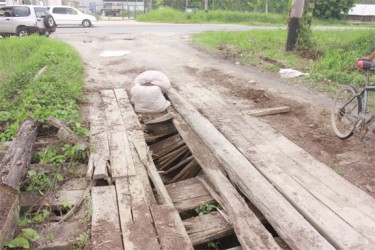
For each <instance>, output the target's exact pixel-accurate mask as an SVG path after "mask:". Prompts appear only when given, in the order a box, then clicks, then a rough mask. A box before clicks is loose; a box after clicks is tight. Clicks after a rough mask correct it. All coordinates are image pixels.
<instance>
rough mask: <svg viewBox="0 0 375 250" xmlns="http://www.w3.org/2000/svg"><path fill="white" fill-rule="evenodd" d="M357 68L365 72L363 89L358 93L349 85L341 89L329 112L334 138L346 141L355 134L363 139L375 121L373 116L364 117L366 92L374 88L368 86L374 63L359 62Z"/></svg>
mask: <svg viewBox="0 0 375 250" xmlns="http://www.w3.org/2000/svg"><path fill="white" fill-rule="evenodd" d="M358 67H359V68H360V69H362V70H364V71H365V75H366V82H365V86H364V88H363V89H362V90H361V92H358V90H357V89H356V88H355V87H353V86H351V85H347V86H344V87H342V88H341V89H340V90H339V91H337V93H336V96H335V98H334V101H333V106H332V110H331V125H332V129H333V131H334V132H335V134H336V136H337V137H339V138H340V139H342V140H344V139H348V138H349V137H351V136H352V135H353V134H354V133H357V132H359V133H360V134H362V137H363V136H364V135H365V134H366V133H367V131H368V127H369V126H370V124H371V123H372V122H373V121H374V120H375V114H374V115H371V116H370V117H366V115H367V102H368V92H369V91H375V86H371V85H370V84H369V78H370V74H371V71H375V63H373V62H369V61H364V60H359V61H358ZM374 132H375V131H374Z"/></svg>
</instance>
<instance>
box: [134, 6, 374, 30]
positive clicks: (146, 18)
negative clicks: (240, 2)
mask: <svg viewBox="0 0 375 250" xmlns="http://www.w3.org/2000/svg"><path fill="white" fill-rule="evenodd" d="M287 18H288V16H287V15H286V14H274V13H269V14H265V13H254V12H238V11H237V12H235V11H221V10H211V11H208V12H207V13H206V12H205V11H203V10H198V11H196V12H194V13H186V12H183V11H178V10H174V9H172V8H170V7H164V8H159V9H156V10H152V11H150V12H148V13H146V14H142V15H138V16H137V21H140V22H163V23H197V24H202V23H211V24H212V23H217V24H222V23H226V24H244V25H257V26H260V25H262V26H286V24H287ZM313 23H314V25H318V26H342V27H369V28H372V27H373V23H361V24H358V23H353V22H349V21H345V20H344V21H343V20H340V21H339V20H326V19H324V20H321V19H314V21H313Z"/></svg>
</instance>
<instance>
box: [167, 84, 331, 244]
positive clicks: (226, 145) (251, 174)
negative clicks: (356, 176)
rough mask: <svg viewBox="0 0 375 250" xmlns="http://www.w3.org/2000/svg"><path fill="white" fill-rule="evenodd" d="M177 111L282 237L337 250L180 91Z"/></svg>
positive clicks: (176, 96)
mask: <svg viewBox="0 0 375 250" xmlns="http://www.w3.org/2000/svg"><path fill="white" fill-rule="evenodd" d="M168 97H169V99H170V100H171V102H172V105H173V107H174V108H175V109H176V110H177V111H178V112H179V113H180V114H181V115H182V116H183V118H184V119H185V120H186V122H187V123H188V124H189V125H190V126H191V128H192V129H193V130H194V131H195V132H196V133H197V134H198V135H199V136H200V137H201V139H202V140H203V141H204V142H205V143H206V145H207V146H208V147H209V148H210V149H211V150H212V152H213V154H214V155H215V156H216V158H217V159H218V160H219V162H220V163H221V165H222V166H223V167H224V168H225V170H226V171H227V172H228V174H229V176H230V178H231V180H232V181H233V182H234V183H235V184H236V185H237V186H238V187H239V188H240V189H241V191H242V192H243V193H244V194H245V195H246V196H247V197H248V198H249V199H250V201H251V202H252V203H253V204H255V205H256V206H257V207H258V208H259V210H260V211H261V212H262V213H263V214H264V215H265V216H266V218H267V220H268V221H269V222H270V223H271V225H272V226H273V227H274V228H275V230H276V231H277V232H278V234H279V235H280V236H281V237H282V238H283V239H284V240H285V241H286V242H287V244H288V245H289V246H291V247H292V248H296V249H307V248H309V249H322V248H324V249H334V248H333V247H332V245H330V244H329V243H328V241H327V240H326V239H325V238H323V237H322V236H321V235H320V234H319V233H318V232H317V231H316V230H315V229H314V227H313V226H312V225H311V224H310V223H309V222H307V221H306V220H305V218H304V217H303V216H302V215H301V214H300V213H299V212H298V211H297V210H296V209H295V208H294V207H293V206H291V204H290V203H289V202H288V201H287V200H286V199H285V198H284V197H283V196H282V195H281V194H280V193H279V192H278V191H277V190H276V189H275V188H274V187H273V186H272V184H271V183H269V182H268V181H267V179H266V178H265V177H263V176H262V175H261V174H260V173H259V172H258V171H257V170H256V169H255V167H254V166H253V165H252V164H251V163H250V162H249V161H248V160H247V159H246V158H245V157H244V156H243V155H242V154H241V153H240V152H239V151H238V150H237V149H236V148H235V147H234V146H233V145H232V144H231V143H230V142H229V141H228V140H227V139H226V138H225V137H224V136H223V135H222V134H221V133H220V132H219V131H218V130H217V129H216V128H215V127H214V126H213V125H212V124H211V123H210V122H209V121H208V120H207V119H206V118H204V117H203V116H202V115H201V114H199V112H198V111H197V110H196V109H195V108H194V107H193V106H192V105H191V104H190V103H188V102H187V101H186V100H185V99H183V98H182V97H181V96H180V95H179V94H178V93H177V91H176V90H174V89H171V90H169V92H168Z"/></svg>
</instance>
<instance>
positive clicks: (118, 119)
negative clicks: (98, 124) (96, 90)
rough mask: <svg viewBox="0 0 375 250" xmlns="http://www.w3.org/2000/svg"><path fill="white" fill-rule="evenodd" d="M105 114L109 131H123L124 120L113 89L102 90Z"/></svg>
mask: <svg viewBox="0 0 375 250" xmlns="http://www.w3.org/2000/svg"><path fill="white" fill-rule="evenodd" d="M100 93H101V96H102V99H103V104H104V109H105V114H106V117H107V128H108V130H109V131H116V132H119V131H125V127H124V121H123V120H122V116H121V111H120V107H119V106H118V103H117V99H116V96H115V93H114V92H113V90H102V91H101V92H100Z"/></svg>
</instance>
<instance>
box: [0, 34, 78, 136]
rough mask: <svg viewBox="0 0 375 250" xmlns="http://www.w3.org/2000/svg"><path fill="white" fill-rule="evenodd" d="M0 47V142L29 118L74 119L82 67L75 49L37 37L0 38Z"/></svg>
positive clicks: (76, 118)
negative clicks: (39, 73) (42, 70)
mask: <svg viewBox="0 0 375 250" xmlns="http://www.w3.org/2000/svg"><path fill="white" fill-rule="evenodd" d="M0 48H1V50H0V141H5V140H10V139H12V137H13V136H14V134H15V133H16V131H17V128H18V126H19V124H20V123H21V122H22V121H24V120H25V119H26V118H29V117H30V118H32V119H35V120H37V121H45V120H46V119H47V118H48V117H49V116H55V117H57V118H59V119H61V120H63V121H66V122H68V123H74V122H77V121H78V119H79V108H78V104H77V102H78V101H79V99H80V97H81V90H82V87H83V73H84V68H83V64H82V61H81V59H80V57H79V54H78V52H77V51H75V50H74V49H73V48H72V47H70V46H69V45H67V44H65V43H63V42H60V41H57V40H52V39H48V38H46V37H40V36H30V37H25V38H15V37H13V38H6V39H0ZM44 67H46V70H45V71H44V72H43V73H42V74H41V75H40V76H39V77H36V75H37V74H38V72H39V71H40V70H41V69H42V68H44Z"/></svg>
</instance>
